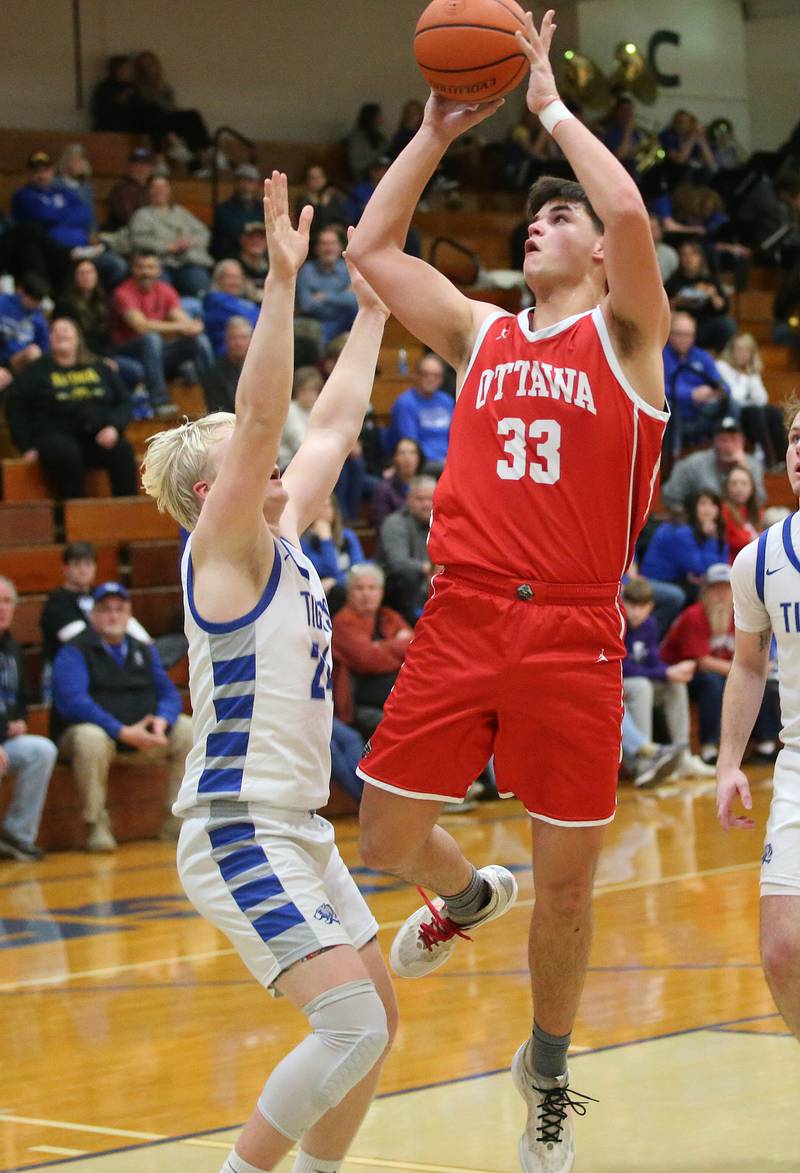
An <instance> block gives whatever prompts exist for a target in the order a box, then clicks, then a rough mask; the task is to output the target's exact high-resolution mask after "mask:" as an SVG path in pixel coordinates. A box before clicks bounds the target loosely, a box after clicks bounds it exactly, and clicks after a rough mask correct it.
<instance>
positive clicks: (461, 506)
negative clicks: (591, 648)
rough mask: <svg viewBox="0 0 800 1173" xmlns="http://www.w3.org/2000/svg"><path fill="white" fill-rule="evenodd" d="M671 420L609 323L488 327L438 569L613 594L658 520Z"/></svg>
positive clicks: (470, 385)
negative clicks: (627, 365)
mask: <svg viewBox="0 0 800 1173" xmlns="http://www.w3.org/2000/svg"><path fill="white" fill-rule="evenodd" d="M668 418H669V414H668V412H667V411H658V410H657V409H656V408H654V407H651V406H650V405H649V404H648V403H647V402H646V401H645V400H644V399H642V398H641V397H640V396H639V395H638V394H637V393H636V391H635V390H634V388H633V387H632V386H631V385H630V383H629V382H628V380H627V379H626V377H625V375H624V373H623V371H622V368H621V366H620V363H619V360H618V359H617V357H616V355H615V354H614V350H613V346H612V343H611V339H610V336H609V333H608V329H607V327H606V324H605V320H604V318H603V315H602V311H601V309H600V307H599V306H598V307H597V308H596V309H595V310H589V311H587V312H586V313H583V314H578V315H576V316H575V317H571V318H565V319H564V320H563V321H561V322H558V323H557V324H556V325H554V326H549V327H547V328H546V329H543V330H535V331H534V330H531V329H530V326H529V311H528V310H524V311H523V312H522V313H521V314H519V315H518V316H517V317H514V315H512V314H507V313H505V312H502V311H498V313H497V314H493V315H492V316H490V317H489V318H487V320H486V321H485V322H484V323H483V325H482V327H481V330H480V333H479V334H478V337H477V339H476V342H475V346H474V349H473V352H472V358H471V360H470V364H469V367H468V369H467V373H466V376H465V378H464V382H463V385H462V387H461V393H460V395H459V398H458V402H457V403H456V409H455V415H454V417H453V424H452V428H451V432H450V447H449V450H448V453H447V462H446V465H445V470H444V474H443V475H442V478H441V480H440V481H439V484H438V486H437V489H436V494H435V496H434V500H433V519H432V524H431V534H430V540H429V543H428V548H429V551H430V556H431V561H432V562H434V563H441V564H443V565H445V566H456V565H464V566H473V567H478V568H480V569H483V570H488V571H491V572H494V573H495V574H502V575H505V576H507V577H515V578H519V579H520V580H523V581H525V580H537V581H539V582H551V583H576V584H584V583H613V582H617V581H618V580H619V579H620V578H621V576H622V574H623V573H624V572H625V570H626V569H627V567H628V565H629V564H630V561H631V558H632V556H633V550H634V545H635V542H636V539H637V537H638V535H639V532H640V530H641V528H642V526H643V524H644V522H645V520H646V518H647V515H648V513H649V511H650V505H651V502H652V500H653V494H654V491H655V487H656V481H657V478H658V471H659V467H660V461H661V443H662V440H663V436H664V428H665V427H666V423H667V419H668Z"/></svg>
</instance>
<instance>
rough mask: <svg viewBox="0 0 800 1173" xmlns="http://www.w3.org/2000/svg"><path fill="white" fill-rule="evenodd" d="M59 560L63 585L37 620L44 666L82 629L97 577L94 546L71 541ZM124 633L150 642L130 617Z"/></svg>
mask: <svg viewBox="0 0 800 1173" xmlns="http://www.w3.org/2000/svg"><path fill="white" fill-rule="evenodd" d="M61 558H62V564H63V578H62V585H61V586H60V587H56V589H55V590H53V591H51V592H50V594H49V595H48V596H47V599H46V600H45V604H44V607H43V608H42V614H41V616H40V619H39V626H40V627H41V629H42V657H43V659H44V662H45V666H49V665H52V662H53V660H54V659H55V658H56V654H57V652H58V649H59V648H60V647H61V645H62V644H64V643H67V642H68V641H69V640H71V639H74V638H75V636H76V635H79V634H80V633H81V632H82V631H83V630H84V628H85V627H86V624H87V621H88V619H89V616H90V615H91V613H92V609H93V608H94V580H95V575H96V574H97V555H96V552H95V548H94V546H93V545H92V543H91V542H70V543H69V544H68V545H66V546H65V547H64V552H63V554H62V555H61ZM127 631H128V635H132V636H134V637H135V638H136V639H138V640H141V641H142V643H146V644H149V643H152V642H153V639H152V636H151V635H150V633H149V632H148V631H147V630H146V628H144V627H143V626H142V625H141V623H140V622H139V620H138V619H135V618H134V617H133V615H131V617H130V619H129V620H128V627H127ZM48 679H49V677H48Z"/></svg>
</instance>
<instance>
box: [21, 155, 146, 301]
mask: <svg viewBox="0 0 800 1173" xmlns="http://www.w3.org/2000/svg"><path fill="white" fill-rule="evenodd" d="M11 214H12V216H13V217H14V219H15V221H16V222H17V224H18V225H20V226H22V227H27V231H26V232H25V233H23V234H22V236H21V238H20V255H19V260H18V264H19V265H20V267H21V268H22V269H23V270H28V269H30V270H33V271H34V272H38V273H39V274H40V275H41V276H43V277H44V276H46V277H47V278H48V279H49V280H50V282H51V284H52V285H53V286H54V287H58V286H59V285H60V284H61V283H62V281H63V279H64V277H65V276H66V274H67V272H68V271H69V267H70V264H71V262H72V261H75V260H79V259H80V258H81V257H82V256H88V255H91V256H92V257H93V258H94V260H95V263H96V264H97V268H98V270H99V271H100V275H101V277H102V279H103V281H104V282H105V283H106V284H107V285H108V286H109V287H110V288H113V286H115V285H116V284H118V283H119V282H120V281H121V280H122V279H123V277H124V276H125V273H126V272H127V265H126V264H125V262H124V261H123V259H122V257H120V256H117V255H116V253H112V252H109V251H106V249H105V246H104V245H102V244H91V241H90V236H91V232H92V210H91V208H90V207H89V206H88V205H87V204H86V203H84V201H83V199H82V198H81V196H80V195H79V194H78V192H77V191H75V190H74V189H73V188H72V187H66V186H65V185H64V184H63V183H62V182H61V181H60V180H57V179H56V176H55V169H54V167H53V161H52V159H51V158H50V156H49V155H48V153H47V151H33V152H32V154H31V155H29V157H28V178H27V182H26V183H25V185H24V186H23V187H20V188H18V189H17V191H15V192H14V195H13V196H12V197H11Z"/></svg>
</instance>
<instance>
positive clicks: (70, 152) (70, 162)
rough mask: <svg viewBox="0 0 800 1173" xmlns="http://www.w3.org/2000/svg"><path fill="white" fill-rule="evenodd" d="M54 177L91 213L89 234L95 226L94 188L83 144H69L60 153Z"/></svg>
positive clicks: (90, 167)
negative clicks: (73, 193) (75, 194)
mask: <svg viewBox="0 0 800 1173" xmlns="http://www.w3.org/2000/svg"><path fill="white" fill-rule="evenodd" d="M56 175H57V176H58V179H59V181H60V182H61V183H62V184H63V185H64V187H69V188H71V189H72V190H73V191H74V192H77V193H78V195H79V196H80V197H81V199H82V200H83V202H84V203H85V204H86V206H87V207H88V208H89V209H90V211H91V213H92V220H91V228H90V233H91V232H93V231H94V229H95V227H96V226H97V222H96V220H95V214H94V188H93V187H92V165H91V163H90V162H89V159H88V158H87V155H86V148H85V147H84V145H83V143H69V144H68V145H67V146H66V147H64V150H63V151H62V152H61V157H60V158H59V160H58V165H57V167H56Z"/></svg>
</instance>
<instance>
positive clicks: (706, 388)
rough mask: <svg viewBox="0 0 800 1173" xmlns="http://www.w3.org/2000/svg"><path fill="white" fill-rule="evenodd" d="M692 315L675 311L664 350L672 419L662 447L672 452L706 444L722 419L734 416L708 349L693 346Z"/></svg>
mask: <svg viewBox="0 0 800 1173" xmlns="http://www.w3.org/2000/svg"><path fill="white" fill-rule="evenodd" d="M696 334H697V327H696V326H695V321H694V318H693V317H692V316H691V314H687V313H685V312H684V311H683V310H675V311H674V312H673V314H672V317H671V326H670V332H669V339H668V341H667V345H666V346H665V347H664V381H665V383H666V390H667V399H668V400H669V404H670V408H671V410H672V418H671V419H670V421H669V424H668V425H667V433H666V438H665V441H664V443H665V446H666V447H668V448H669V447H670V446H671V447H672V450H673V451H675V452H680V451H681V450H682V449H683V448H685V447H687V446H689V445H692V444H705V443H707V442H708V441H709V440H710V439H711V436H712V435H713V432H714V428H715V426H716V425H717V424H718V423H719V421H720V420H721V419H723V418H724V417H725V416H729V415H734V414H735V412H734V410H733V407H732V406H731V395H730V391H729V389H728V386H727V384H726V382H725V380H724V379H723V377H722V375H721V374H720V373H719V370H718V369H717V365H716V363H715V362H714V359H713V358H712V357H711V355H710V354H709V353H708V351H707V350H703V349H702V347H700V346H696V345H695V337H696Z"/></svg>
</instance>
